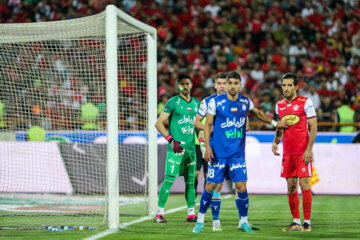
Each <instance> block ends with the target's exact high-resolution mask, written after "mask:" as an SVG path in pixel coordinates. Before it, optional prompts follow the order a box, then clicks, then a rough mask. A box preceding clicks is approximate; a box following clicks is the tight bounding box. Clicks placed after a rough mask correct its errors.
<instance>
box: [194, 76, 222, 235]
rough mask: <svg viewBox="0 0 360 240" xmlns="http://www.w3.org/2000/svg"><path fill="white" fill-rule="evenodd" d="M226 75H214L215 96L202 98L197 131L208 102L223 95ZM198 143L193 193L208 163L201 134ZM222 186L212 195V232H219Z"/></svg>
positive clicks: (196, 120)
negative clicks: (199, 149)
mask: <svg viewBox="0 0 360 240" xmlns="http://www.w3.org/2000/svg"><path fill="white" fill-rule="evenodd" d="M226 75H227V74H226V73H224V72H222V73H218V74H216V76H215V83H214V88H215V90H216V94H213V95H211V96H209V97H207V98H204V99H203V100H202V101H201V103H200V107H199V110H198V112H197V115H196V119H195V124H194V125H195V127H196V128H197V129H198V130H204V123H205V120H206V118H205V116H206V113H207V109H208V104H209V102H210V100H211V99H213V98H215V97H217V96H218V95H220V94H223V93H225V84H226ZM201 132H202V131H201ZM210 141H211V140H210ZM199 142H200V148H201V152H202V155H200V156H198V155H197V156H196V175H195V191H196V189H197V185H198V177H199V175H200V170H201V167H203V171H204V177H205V179H206V175H207V174H206V173H207V170H208V163H207V161H205V159H204V155H205V142H204V138H203V134H201V133H200V134H199ZM222 184H223V183H219V184H218V186H217V187H216V189H215V191H214V194H213V198H212V201H211V213H212V216H213V231H221V225H220V219H219V215H220V207H221V197H220V195H221V194H220V191H221V188H222Z"/></svg>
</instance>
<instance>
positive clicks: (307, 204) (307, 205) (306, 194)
mask: <svg viewBox="0 0 360 240" xmlns="http://www.w3.org/2000/svg"><path fill="white" fill-rule="evenodd" d="M302 195H303V210H304V219H305V220H310V217H311V203H312V195H311V190H310V189H308V190H306V191H303V192H302Z"/></svg>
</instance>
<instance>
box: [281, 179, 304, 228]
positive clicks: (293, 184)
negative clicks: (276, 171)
mask: <svg viewBox="0 0 360 240" xmlns="http://www.w3.org/2000/svg"><path fill="white" fill-rule="evenodd" d="M286 183H287V189H288V202H289V207H290V212H291V215H292V217H293V220H292V222H291V223H290V225H289V226H288V227H286V228H284V229H283V231H294V230H300V229H301V221H300V211H299V195H298V178H297V177H289V178H286Z"/></svg>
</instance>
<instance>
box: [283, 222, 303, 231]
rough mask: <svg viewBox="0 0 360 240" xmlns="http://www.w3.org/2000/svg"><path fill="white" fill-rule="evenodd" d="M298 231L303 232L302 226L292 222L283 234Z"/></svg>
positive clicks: (284, 229)
mask: <svg viewBox="0 0 360 240" xmlns="http://www.w3.org/2000/svg"><path fill="white" fill-rule="evenodd" d="M298 230H301V226H300V225H299V224H297V223H295V222H292V223H291V224H290V225H289V226H288V227H286V228H283V232H287V231H298Z"/></svg>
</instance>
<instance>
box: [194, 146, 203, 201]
mask: <svg viewBox="0 0 360 240" xmlns="http://www.w3.org/2000/svg"><path fill="white" fill-rule="evenodd" d="M195 150H196V172H195V198H196V197H197V191H196V189H197V186H198V179H199V176H200V170H201V167H202V153H201V150H200V145H195Z"/></svg>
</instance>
